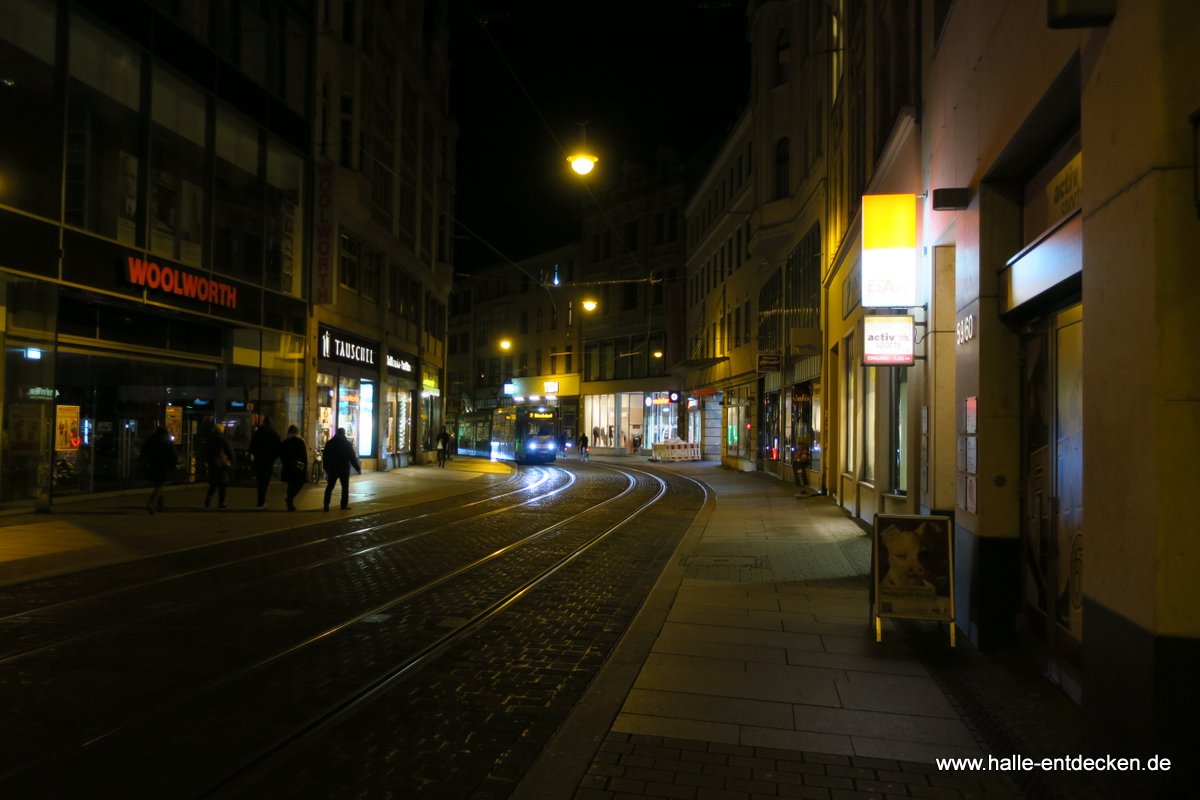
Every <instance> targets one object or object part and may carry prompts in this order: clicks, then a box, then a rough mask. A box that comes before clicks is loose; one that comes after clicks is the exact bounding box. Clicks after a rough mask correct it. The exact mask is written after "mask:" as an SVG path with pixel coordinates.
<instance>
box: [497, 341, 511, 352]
mask: <svg viewBox="0 0 1200 800" xmlns="http://www.w3.org/2000/svg"><path fill="white" fill-rule="evenodd" d="M500 349H501V350H511V349H512V342H511V341H510V340H508V339H501V340H500Z"/></svg>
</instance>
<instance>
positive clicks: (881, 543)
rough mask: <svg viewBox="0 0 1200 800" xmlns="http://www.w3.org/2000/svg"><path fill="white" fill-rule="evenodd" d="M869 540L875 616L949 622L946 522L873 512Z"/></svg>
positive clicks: (950, 535) (951, 600)
mask: <svg viewBox="0 0 1200 800" xmlns="http://www.w3.org/2000/svg"><path fill="white" fill-rule="evenodd" d="M873 538H874V548H875V549H874V553H873V559H872V561H873V563H874V570H873V572H874V576H873V577H874V581H875V616H876V617H899V618H903V619H921V620H937V621H946V622H953V621H954V569H953V565H954V553H953V541H954V540H953V530H952V529H951V524H950V518H949V517H934V516H920V515H899V514H877V515H875V527H874V537H873Z"/></svg>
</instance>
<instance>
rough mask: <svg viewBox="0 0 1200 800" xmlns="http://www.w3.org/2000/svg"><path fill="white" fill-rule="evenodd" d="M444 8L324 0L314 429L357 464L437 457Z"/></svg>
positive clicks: (442, 350) (446, 213) (448, 224)
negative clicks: (345, 448) (349, 444)
mask: <svg viewBox="0 0 1200 800" xmlns="http://www.w3.org/2000/svg"><path fill="white" fill-rule="evenodd" d="M446 13H447V12H446V8H445V6H444V5H442V4H438V3H426V2H421V0H408V1H407V2H399V3H388V2H370V1H368V2H339V1H338V0H320V2H319V3H318V15H319V17H318V32H319V34H320V35H319V36H318V37H317V47H316V69H315V73H316V90H315V99H314V103H315V108H316V110H315V114H314V116H313V120H314V122H313V125H314V134H313V140H314V145H315V146H314V153H313V154H314V162H315V163H314V169H315V175H316V177H315V185H314V218H315V219H314V227H313V251H314V261H313V291H312V306H313V324H312V331H311V335H312V336H313V337H314V338H313V340H312V342H313V349H312V352H313V357H312V358H311V359H310V364H309V366H310V368H311V369H313V371H314V374H315V386H314V387H313V389H312V391H311V392H310V401H311V408H312V414H311V415H310V423H309V426H308V431H309V432H310V433H309V436H308V439H309V441H310V443H311V444H312V445H313V446H314V447H320V446H321V445H322V444H323V443H324V442H325V441H327V440H328V438H329V437H330V436H331V435H332V434H333V432H334V431H335V430H336V429H337V428H345V429H346V434H347V436H348V437H349V438H350V439H351V441H353V442H354V445H355V448H356V450H357V452H358V455H359V458H360V460H362V461H363V462H364V466H365V468H368V469H378V470H387V469H391V468H393V467H401V466H408V465H410V464H413V463H425V462H427V461H429V460H431V459H432V458H433V453H434V446H435V441H436V437H437V432H438V430H439V428H440V427H441V425H442V424H443V423H444V419H443V416H442V414H443V412H442V408H443V405H444V402H445V393H446V355H447V353H446V350H447V348H446V328H447V321H448V314H447V304H448V301H449V293H450V286H451V283H452V274H453V268H452V266H451V263H452V261H453V252H452V242H453V236H452V235H451V228H452V224H453V223H452V220H453V181H454V143H455V139H456V136H457V131H456V128H455V126H454V124H453V122H452V121H451V120H450V117H449V110H448V102H449V101H448V98H449V74H448V73H449V66H448V61H447V45H448V38H449V30H448V20H447V16H446Z"/></svg>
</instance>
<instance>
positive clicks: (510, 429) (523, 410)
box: [490, 404, 558, 464]
mask: <svg viewBox="0 0 1200 800" xmlns="http://www.w3.org/2000/svg"><path fill="white" fill-rule="evenodd" d="M557 431H558V411H557V409H555V408H553V407H551V406H543V405H533V404H525V405H517V406H504V407H503V408H497V409H496V410H495V411H493V412H492V438H491V446H492V450H491V453H490V457H491V458H494V459H500V458H503V459H511V460H513V461H516V462H517V463H518V464H527V463H539V462H540V463H548V462H552V461H554V460H555V458H556V456H557V455H558V436H557Z"/></svg>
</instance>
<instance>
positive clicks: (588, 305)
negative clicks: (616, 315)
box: [583, 299, 600, 311]
mask: <svg viewBox="0 0 1200 800" xmlns="http://www.w3.org/2000/svg"><path fill="white" fill-rule="evenodd" d="M598 305H600V304H599V303H597V302H596V301H595V300H590V299H589V300H584V301H583V310H584V311H595V310H596V306H598Z"/></svg>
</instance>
